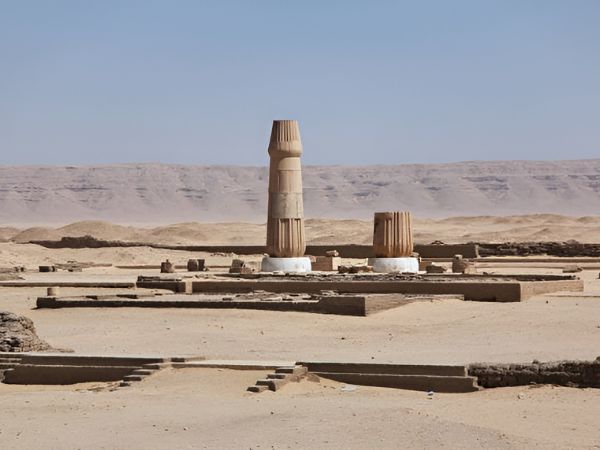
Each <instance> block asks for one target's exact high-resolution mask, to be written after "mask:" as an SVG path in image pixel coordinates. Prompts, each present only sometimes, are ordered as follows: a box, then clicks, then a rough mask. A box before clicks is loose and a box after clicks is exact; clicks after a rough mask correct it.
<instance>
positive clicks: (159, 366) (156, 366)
mask: <svg viewBox="0 0 600 450" xmlns="http://www.w3.org/2000/svg"><path fill="white" fill-rule="evenodd" d="M171 366H172V364H171V363H151V364H144V365H143V366H141V367H142V368H143V369H147V370H161V369H164V368H166V367H171Z"/></svg>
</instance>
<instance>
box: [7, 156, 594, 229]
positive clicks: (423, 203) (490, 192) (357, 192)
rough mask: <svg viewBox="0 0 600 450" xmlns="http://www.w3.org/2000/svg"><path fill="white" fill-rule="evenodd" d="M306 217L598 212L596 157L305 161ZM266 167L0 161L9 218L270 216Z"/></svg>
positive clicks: (144, 219)
mask: <svg viewBox="0 0 600 450" xmlns="http://www.w3.org/2000/svg"><path fill="white" fill-rule="evenodd" d="M303 181H304V199H305V200H304V201H305V210H306V215H307V217H324V218H359V219H370V218H371V217H372V215H373V212H374V211H382V210H410V211H412V212H413V213H414V214H415V215H417V216H420V217H434V218H436V217H447V216H456V215H483V214H487V215H508V214H528V213H559V214H567V215H598V214H600V159H595V160H584V161H504V162H496V161H494V162H485V161H475V162H462V163H453V164H411V165H394V166H381V165H379V166H308V167H305V168H304V175H303ZM266 191H267V169H266V168H265V167H237V166H184V165H169V164H126V165H111V166H84V167H52V166H0V221H1V222H2V223H5V224H11V223H14V224H25V223H40V224H41V223H45V224H48V223H66V222H72V221H76V220H91V219H100V220H109V221H114V222H120V223H127V222H129V223H174V222H180V221H190V220H194V221H239V220H246V221H264V220H265V218H266V210H267V205H266V201H267V195H266Z"/></svg>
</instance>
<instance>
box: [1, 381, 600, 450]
mask: <svg viewBox="0 0 600 450" xmlns="http://www.w3.org/2000/svg"><path fill="white" fill-rule="evenodd" d="M264 375H265V374H264V372H260V371H228V370H218V369H167V370H164V371H162V372H159V373H158V374H156V375H154V376H152V377H150V378H148V379H146V380H145V381H143V382H141V383H139V384H137V385H135V386H134V387H131V388H127V389H119V390H117V391H110V390H106V389H105V390H97V388H96V389H94V387H93V386H89V385H85V386H72V387H63V388H61V389H57V388H43V389H41V388H32V387H27V388H23V387H14V388H9V389H7V388H6V386H2V385H0V396H1V398H2V399H3V407H2V408H1V409H0V421H1V423H2V429H1V431H0V442H2V444H3V446H4V448H39V445H40V443H42V442H43V447H44V448H47V449H64V448H106V449H113V448H152V449H155V448H156V449H164V448H173V449H180V448H245V449H248V448H252V449H259V448H273V449H282V448H332V449H333V448H352V449H364V448H399V447H400V448H440V447H446V448H464V449H467V448H486V449H490V448H499V449H509V448H543V449H548V448H597V446H598V443H599V441H598V438H599V435H598V420H597V418H598V417H600V390H596V389H570V388H558V387H551V386H544V387H540V388H528V387H524V388H505V389H494V390H487V391H482V392H477V393H472V394H434V396H433V398H431V399H429V398H428V396H427V395H426V393H423V392H410V391H400V390H394V389H385V388H373V387H363V386H358V387H357V389H356V390H355V391H354V392H345V391H343V390H341V387H342V386H343V385H341V384H339V383H335V382H331V381H327V380H321V381H320V382H315V381H306V380H305V381H302V382H300V383H297V384H291V385H288V386H286V388H284V389H282V390H280V391H278V392H276V393H273V392H265V393H262V394H251V393H247V392H245V391H244V389H245V387H246V386H248V385H251V384H253V383H254V381H255V380H256V379H257V378H261V377H263V376H264ZM582 419H583V420H582Z"/></svg>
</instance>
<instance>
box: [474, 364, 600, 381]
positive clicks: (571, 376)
mask: <svg viewBox="0 0 600 450" xmlns="http://www.w3.org/2000/svg"><path fill="white" fill-rule="evenodd" d="M467 370H468V374H469V375H470V376H474V377H477V380H478V384H479V386H481V387H485V388H494V387H504V386H525V385H529V384H557V385H560V386H571V387H594V388H600V357H598V358H596V360H595V361H556V362H546V363H539V362H533V363H531V364H487V363H476V364H471V365H469V366H468V368H467Z"/></svg>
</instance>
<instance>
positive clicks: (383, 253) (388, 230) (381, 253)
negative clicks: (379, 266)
mask: <svg viewBox="0 0 600 450" xmlns="http://www.w3.org/2000/svg"><path fill="white" fill-rule="evenodd" d="M373 250H374V252H375V256H376V257H377V258H401V257H408V256H411V254H412V252H413V239H412V223H411V217H410V213H409V212H380V213H375V218H374V226H373Z"/></svg>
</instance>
